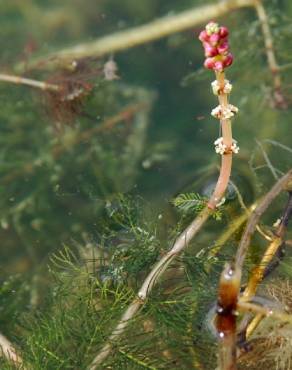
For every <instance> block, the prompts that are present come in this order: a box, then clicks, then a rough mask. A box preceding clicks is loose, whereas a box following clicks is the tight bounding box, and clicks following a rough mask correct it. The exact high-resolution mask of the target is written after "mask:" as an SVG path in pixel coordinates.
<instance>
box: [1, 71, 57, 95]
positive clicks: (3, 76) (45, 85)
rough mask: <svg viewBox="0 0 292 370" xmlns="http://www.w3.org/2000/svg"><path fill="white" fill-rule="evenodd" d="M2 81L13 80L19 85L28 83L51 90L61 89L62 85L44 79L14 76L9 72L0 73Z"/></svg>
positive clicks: (12, 81) (28, 84)
mask: <svg viewBox="0 0 292 370" xmlns="http://www.w3.org/2000/svg"><path fill="white" fill-rule="evenodd" d="M0 81H4V82H11V83H14V84H17V85H27V86H31V87H36V88H38V89H41V90H50V91H59V90H60V86H58V85H55V84H50V83H47V82H43V81H37V80H32V79H30V78H25V77H21V76H13V75H7V74H3V73H1V74H0Z"/></svg>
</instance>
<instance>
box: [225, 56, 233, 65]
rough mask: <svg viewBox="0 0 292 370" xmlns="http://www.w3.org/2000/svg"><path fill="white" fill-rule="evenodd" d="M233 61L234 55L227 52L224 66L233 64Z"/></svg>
mask: <svg viewBox="0 0 292 370" xmlns="http://www.w3.org/2000/svg"><path fill="white" fill-rule="evenodd" d="M232 62H233V55H232V54H231V53H229V54H227V55H226V56H225V57H224V60H223V63H224V67H229V66H231V64H232Z"/></svg>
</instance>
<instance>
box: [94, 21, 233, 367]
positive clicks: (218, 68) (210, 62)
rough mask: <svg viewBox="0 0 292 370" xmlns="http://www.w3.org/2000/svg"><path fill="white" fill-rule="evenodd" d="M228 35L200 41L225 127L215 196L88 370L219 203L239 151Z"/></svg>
mask: <svg viewBox="0 0 292 370" xmlns="http://www.w3.org/2000/svg"><path fill="white" fill-rule="evenodd" d="M227 36H228V30H227V28H226V27H219V25H218V24H217V23H214V22H210V23H208V24H207V26H206V29H205V30H204V31H202V32H201V34H200V40H201V41H202V39H204V41H203V45H204V48H205V55H206V54H208V53H209V51H210V49H209V47H210V48H211V47H212V48H213V49H212V57H211V56H208V55H206V57H207V59H206V60H205V63H204V64H205V67H207V68H209V69H213V70H214V71H215V73H216V77H217V79H216V81H214V82H213V83H212V88H213V92H214V94H216V95H218V96H219V102H220V105H219V106H218V107H217V108H215V109H214V110H213V111H212V114H213V115H214V116H216V117H217V118H219V119H220V122H221V124H222V122H223V124H224V131H223V138H220V139H219V141H220V142H218V140H216V143H215V145H216V147H215V150H216V152H217V153H219V154H221V155H222V157H226V155H228V157H226V158H227V162H225V161H224V160H222V162H221V166H225V168H224V169H223V170H222V169H221V170H220V175H219V178H218V183H220V184H219V185H217V186H216V187H215V190H214V193H213V195H212V196H211V198H210V200H209V202H208V204H207V205H206V206H205V208H204V209H203V210H202V211H201V212H200V213H199V214H198V216H197V217H196V218H195V219H194V220H193V221H192V222H191V224H190V225H189V226H188V227H187V228H186V229H185V230H184V231H183V232H182V233H181V234H180V235H179V237H178V238H177V239H176V241H175V243H174V245H173V246H172V248H171V249H170V250H169V251H168V252H167V253H166V254H165V255H164V256H163V257H162V258H161V259H160V260H159V261H158V262H157V264H156V265H155V266H154V267H153V269H152V270H151V271H150V273H149V274H148V276H147V277H146V279H145V280H144V282H143V284H142V286H141V288H140V290H139V292H138V294H137V298H135V299H134V300H133V302H132V303H131V304H130V306H129V307H128V309H127V310H126V312H125V313H124V315H123V317H122V318H121V320H120V321H119V323H118V325H117V327H116V328H115V329H114V330H113V332H112V334H111V336H110V338H109V340H108V341H107V342H106V344H105V345H104V347H103V348H102V349H101V350H100V352H99V353H98V354H97V356H96V357H95V359H94V360H93V362H92V363H91V365H90V367H89V370H94V369H97V368H98V366H100V364H101V363H102V362H103V361H104V360H105V359H106V357H107V356H108V355H109V354H110V353H111V351H112V349H113V345H114V342H115V341H117V339H118V338H119V337H120V335H121V334H122V333H123V331H124V330H125V328H126V326H127V325H128V323H129V321H130V320H131V319H132V318H133V317H134V316H135V315H136V313H137V312H138V310H139V308H140V307H141V306H142V305H143V304H144V303H145V301H146V300H147V298H148V297H149V295H150V293H151V291H152V288H153V287H154V285H155V283H156V282H157V281H158V279H159V278H160V276H161V275H162V274H163V273H164V272H165V270H166V269H167V267H168V266H169V264H170V263H171V262H172V261H173V259H174V258H175V257H177V256H178V255H179V254H180V253H181V252H182V251H184V250H185V248H186V247H187V246H188V245H189V243H190V242H191V240H192V239H193V238H194V237H195V235H196V234H197V233H198V232H199V231H200V230H201V228H202V227H203V225H204V224H205V223H206V221H207V220H208V218H209V217H210V216H211V215H212V213H213V211H214V209H215V208H216V206H217V204H218V203H220V201H221V199H222V197H223V195H224V192H225V190H226V188H227V185H228V179H229V176H230V171H231V163H232V161H231V160H230V156H229V154H231V153H232V152H238V147H237V145H236V143H235V142H234V141H232V133H231V125H230V118H231V117H232V116H233V115H234V110H235V109H237V108H235V107H233V106H231V105H230V104H228V100H227V94H229V93H230V91H231V87H232V86H231V84H230V83H229V81H227V80H225V78H224V72H223V70H224V68H226V67H228V66H230V65H231V63H232V60H233V57H232V55H231V54H230V53H229V45H228V42H227ZM211 43H212V46H211ZM215 51H216V54H215ZM215 56H216V58H215ZM221 104H222V105H221ZM222 130H223V128H222ZM225 140H226V141H225ZM231 158H232V157H231ZM224 187H225V188H224ZM214 194H215V195H214Z"/></svg>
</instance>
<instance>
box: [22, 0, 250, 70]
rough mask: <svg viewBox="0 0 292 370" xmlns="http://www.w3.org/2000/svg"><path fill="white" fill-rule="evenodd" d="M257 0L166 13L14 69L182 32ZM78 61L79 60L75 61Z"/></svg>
mask: <svg viewBox="0 0 292 370" xmlns="http://www.w3.org/2000/svg"><path fill="white" fill-rule="evenodd" d="M253 5H254V0H225V1H220V2H216V3H214V4H210V5H204V6H199V7H195V8H192V9H189V10H186V11H183V12H181V13H179V14H175V15H167V16H165V17H162V18H160V19H157V20H155V21H153V22H150V23H147V24H144V25H142V26H138V27H134V28H131V29H128V30H125V31H119V32H117V33H113V34H111V35H107V36H104V37H101V38H100V39H97V40H95V41H91V42H87V43H83V44H79V45H76V46H73V47H71V48H67V49H63V50H60V51H58V52H55V53H53V54H51V55H48V56H46V57H40V58H39V59H35V60H32V61H31V62H28V63H26V64H23V63H22V64H19V65H17V66H16V67H15V69H16V70H17V71H19V72H22V71H23V70H24V69H25V68H27V67H29V68H34V67H45V68H47V67H51V68H53V67H55V66H60V65H63V66H66V65H67V66H68V67H70V68H72V61H74V60H75V59H80V58H86V57H93V56H95V57H100V56H102V55H106V54H111V53H113V52H117V51H120V50H125V49H129V48H131V47H134V46H138V45H142V44H144V43H147V42H150V41H154V40H158V39H160V38H162V37H166V36H169V35H171V34H173V33H176V32H182V31H185V30H187V29H190V28H192V27H194V26H196V25H199V24H201V23H204V22H206V21H208V20H209V19H212V18H218V17H220V16H222V15H224V14H226V13H228V12H230V11H232V10H235V9H238V8H243V7H250V6H253ZM75 62H76V61H75Z"/></svg>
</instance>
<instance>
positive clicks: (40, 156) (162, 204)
mask: <svg viewBox="0 0 292 370" xmlns="http://www.w3.org/2000/svg"><path fill="white" fill-rule="evenodd" d="M214 3H215V2H214ZM200 4H204V2H202V1H188V0H185V1H180V2H178V1H156V0H152V1H149V0H147V1H146V0H145V1H139V2H137V1H134V0H126V1H123V2H118V1H116V0H115V1H114V0H112V1H99V2H96V1H91V0H87V1H86V2H83V1H81V0H80V1H78V0H75V1H71V0H70V1H69V0H68V1H62V2H60V1H9V2H5V1H3V2H2V3H1V4H0V14H1V15H0V23H1V35H0V41H1V45H2V50H1V57H0V62H1V66H2V67H1V71H2V72H3V73H14V72H15V70H16V67H17V65H19V63H20V62H24V63H27V65H29V62H30V60H32V59H34V58H36V57H40V56H44V55H47V54H48V53H51V52H54V51H57V50H61V49H62V48H64V47H68V46H71V45H76V44H79V43H83V42H87V41H90V40H94V39H96V38H98V37H101V36H103V35H106V34H108V33H111V32H117V31H119V30H123V29H126V28H129V27H133V26H137V25H140V24H143V23H145V22H149V21H151V20H153V19H155V18H157V17H160V16H163V15H166V14H172V13H175V12H179V11H181V10H185V9H187V8H188V7H193V6H197V5H200ZM267 12H268V14H269V19H270V23H271V27H272V31H273V35H274V38H275V45H276V53H277V58H278V59H279V63H280V64H283V65H286V64H289V63H290V62H291V54H290V51H291V45H290V44H291V41H290V40H291V37H290V35H291V24H290V20H291V12H292V9H291V4H290V3H289V1H272V2H269V4H267ZM220 21H221V19H220ZM222 22H223V23H225V24H226V25H227V26H229V27H230V30H231V48H232V51H233V53H234V55H235V62H234V66H232V68H230V71H228V77H229V78H230V79H231V80H232V82H233V85H234V92H233V93H232V97H231V100H232V103H234V104H235V105H237V106H238V107H239V109H240V114H239V116H238V117H237V118H236V119H235V121H234V136H235V138H236V139H237V140H238V141H239V145H240V148H241V151H240V154H239V155H238V156H236V158H235V161H234V175H233V180H234V181H235V183H237V185H238V186H239V188H240V191H241V192H242V194H243V195H244V196H245V197H246V202H247V203H250V202H251V201H253V200H254V199H255V198H257V197H258V196H259V195H260V194H262V193H263V191H264V190H265V189H268V187H269V186H270V184H271V183H272V182H273V177H272V175H271V172H270V171H269V170H268V169H267V168H261V169H259V170H258V171H257V176H255V173H254V172H253V171H252V170H251V167H250V164H249V161H250V159H251V157H252V156H253V155H255V157H256V163H258V165H260V166H261V165H265V162H264V160H263V156H262V154H261V152H260V150H259V149H258V148H257V145H256V142H255V140H256V139H257V140H264V139H273V140H275V141H277V142H280V143H282V144H284V145H287V146H290V136H291V127H290V126H291V122H290V108H289V99H290V97H289V94H290V79H291V78H290V70H289V69H287V70H285V72H283V74H282V77H283V92H284V94H285V95H286V99H287V101H288V108H287V109H286V110H279V109H274V108H272V107H271V104H270V100H269V99H270V98H269V96H270V95H271V90H272V76H271V74H270V73H269V69H268V67H267V61H266V55H265V50H264V44H263V38H262V34H261V31H260V25H259V22H258V20H257V18H256V16H255V12H254V11H253V10H252V9H241V10H238V11H234V12H232V13H230V14H229V15H228V16H226V17H223V19H222ZM202 26H203V25H202ZM200 28H201V27H200V26H198V27H194V29H190V30H189V31H186V32H182V33H179V34H173V35H170V36H169V37H166V38H163V39H161V40H158V41H155V42H153V43H152V42H151V43H147V44H146V45H142V46H138V47H135V48H133V49H129V50H125V51H123V52H120V53H115V54H114V55H113V58H114V60H115V61H116V63H117V65H118V68H119V70H118V74H119V76H120V79H119V80H117V81H112V82H107V81H104V77H103V74H102V68H103V65H104V63H105V62H106V61H107V60H108V59H109V58H110V57H111V55H106V56H104V57H101V58H97V59H96V60H94V61H93V62H92V61H91V62H90V71H91V73H93V72H95V73H96V77H94V73H93V77H91V78H90V83H91V84H92V85H93V86H94V88H93V89H92V90H91V91H90V93H89V94H88V96H87V97H86V99H85V100H84V102H83V108H82V109H83V110H84V111H86V113H88V114H90V115H91V116H92V117H93V120H90V119H86V118H84V117H82V115H79V116H77V117H74V119H72V120H71V121H72V122H69V123H71V125H69V126H68V125H67V126H66V125H65V124H64V123H62V122H61V126H62V127H61V129H56V128H55V126H56V122H55V121H56V117H55V116H54V115H53V114H52V110H53V108H52V106H50V104H49V103H48V99H47V96H46V94H43V93H42V92H41V91H36V90H33V89H31V88H29V87H25V86H21V85H12V84H7V83H4V82H1V84H0V98H1V113H0V126H1V138H0V141H1V162H0V175H1V179H2V180H0V181H1V188H0V191H1V194H0V198H1V201H0V204H1V210H0V212H1V216H0V217H1V220H2V231H1V240H2V243H1V260H2V269H3V270H4V271H5V272H4V276H5V274H7V273H9V272H11V271H14V272H22V271H27V270H28V269H30V268H31V267H32V266H34V267H36V266H38V263H39V262H40V261H43V262H46V258H47V255H48V254H49V253H51V252H52V251H56V250H58V249H59V248H60V247H61V246H62V243H64V242H69V243H70V242H71V241H72V240H79V241H80V240H84V238H85V239H86V238H93V239H95V238H98V233H99V230H98V223H99V222H100V220H101V219H102V218H103V216H104V214H105V212H106V204H108V205H109V204H110V206H111V199H112V198H113V197H114V195H115V194H116V193H118V192H124V193H130V194H138V195H141V196H142V197H144V198H146V199H147V200H149V202H150V204H151V206H152V207H153V208H154V209H155V210H156V212H157V213H160V212H162V211H164V210H165V209H168V208H169V207H170V206H169V200H170V199H171V198H172V197H173V196H174V195H176V194H177V193H179V192H181V191H183V190H184V189H188V190H193V191H195V192H201V193H202V192H203V191H204V187H206V186H209V184H210V182H212V181H215V179H216V174H217V170H218V165H219V158H218V156H216V155H215V153H214V150H213V141H214V140H215V139H216V138H217V136H218V132H219V130H218V124H217V122H216V121H215V120H214V119H213V118H212V117H211V116H210V114H209V113H210V111H211V109H212V108H214V107H215V106H216V105H217V102H216V99H215V98H214V97H213V96H212V94H211V92H210V82H211V81H212V80H213V78H214V77H213V75H212V73H211V72H208V71H203V70H202V68H201V66H202V61H203V56H202V49H201V45H200V43H199V41H198V40H197V35H198V33H199V30H200ZM88 68H89V67H88ZM58 73H59V72H58ZM58 73H57V72H56V71H48V70H46V68H44V69H42V68H40V69H33V70H30V69H29V68H28V69H27V70H26V71H24V75H25V76H27V77H32V78H37V79H40V80H47V81H51V80H54V79H55V80H56V81H57V80H58ZM141 101H142V102H145V101H148V102H150V105H151V109H150V110H149V112H146V113H145V114H144V116H143V115H142V116H143V117H142V118H141V117H138V118H137V117H136V118H135V119H134V120H132V123H129V125H128V127H127V128H126V129H125V128H124V127H123V125H120V126H119V125H118V126H117V129H114V130H113V131H109V132H108V133H102V134H97V135H95V136H94V135H93V136H90V138H89V139H87V140H85V141H84V142H82V143H81V144H80V143H78V145H75V144H74V142H73V144H72V143H71V141H70V137H71V136H70V135H73V136H74V135H75V136H77V137H78V135H81V133H82V132H83V131H84V130H89V129H91V128H92V127H94V126H97V125H100V124H101V123H102V122H103V121H104V120H105V119H107V118H108V117H111V116H114V115H115V114H118V113H119V112H120V111H121V110H122V109H124V108H125V107H126V106H128V105H131V104H137V102H141ZM73 121H74V122H73ZM133 122H134V123H133ZM139 122H140V123H139ZM141 122H142V126H143V130H142V131H139V129H137V130H136V129H135V127H136V128H137V127H139V124H141ZM67 123H68V122H67ZM131 125H132V126H131ZM131 134H132V141H130V142H129V141H128V139H129V137H130V136H131ZM56 143H57V145H59V146H61V147H63V148H65V149H62V150H63V152H62V154H61V155H60V156H58V157H57V158H55V157H53V156H52V148H53V147H54V145H56ZM129 148H130V149H129ZM265 150H266V151H267V152H268V153H269V155H270V156H271V161H272V163H273V164H274V165H275V166H276V167H277V168H278V169H279V171H282V172H283V171H285V170H286V169H288V168H289V165H290V162H291V161H290V156H291V153H289V152H288V151H285V150H282V149H280V148H279V147H275V146H273V145H271V144H265ZM125 153H128V157H127V155H126V154H125ZM129 153H130V154H129ZM279 173H280V172H279ZM272 216H273V215H272ZM272 216H271V217H272ZM167 217H169V220H167V222H170V223H172V222H175V218H173V217H174V216H173V212H172V211H171V212H170V214H169V215H168V216H167Z"/></svg>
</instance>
